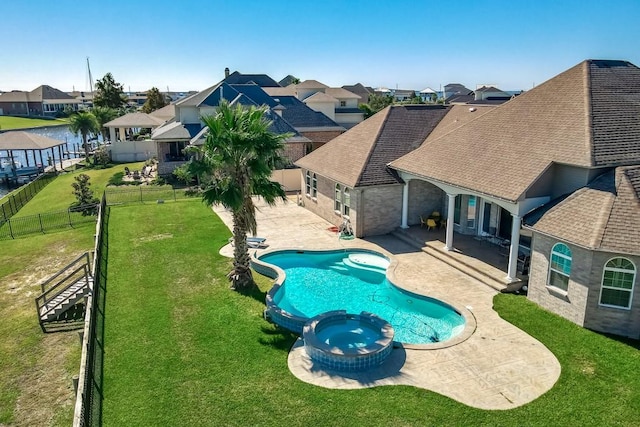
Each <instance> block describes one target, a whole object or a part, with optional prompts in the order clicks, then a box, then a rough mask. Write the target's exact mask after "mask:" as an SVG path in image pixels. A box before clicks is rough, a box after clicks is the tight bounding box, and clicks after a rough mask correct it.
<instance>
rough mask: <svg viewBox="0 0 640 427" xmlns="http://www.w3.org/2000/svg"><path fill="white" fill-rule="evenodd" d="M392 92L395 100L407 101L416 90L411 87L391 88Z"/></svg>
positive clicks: (412, 96)
mask: <svg viewBox="0 0 640 427" xmlns="http://www.w3.org/2000/svg"><path fill="white" fill-rule="evenodd" d="M392 93H393V98H394V99H395V100H396V101H397V102H402V101H409V100H410V99H413V98H415V97H416V91H415V90H413V89H393V90H392Z"/></svg>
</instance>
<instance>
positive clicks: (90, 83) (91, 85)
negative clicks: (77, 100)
mask: <svg viewBox="0 0 640 427" xmlns="http://www.w3.org/2000/svg"><path fill="white" fill-rule="evenodd" d="M87 73H88V74H89V90H90V91H91V93H93V77H92V76H91V67H90V66H89V57H88V56H87Z"/></svg>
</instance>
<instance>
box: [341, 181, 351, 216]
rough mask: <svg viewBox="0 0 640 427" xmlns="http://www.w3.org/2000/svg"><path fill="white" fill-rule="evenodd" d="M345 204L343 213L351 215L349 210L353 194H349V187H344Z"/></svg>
mask: <svg viewBox="0 0 640 427" xmlns="http://www.w3.org/2000/svg"><path fill="white" fill-rule="evenodd" d="M343 194H344V206H343V207H342V213H343V214H345V215H349V211H350V210H351V195H350V194H349V188H348V187H344V191H343Z"/></svg>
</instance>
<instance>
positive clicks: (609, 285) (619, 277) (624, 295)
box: [600, 258, 636, 308]
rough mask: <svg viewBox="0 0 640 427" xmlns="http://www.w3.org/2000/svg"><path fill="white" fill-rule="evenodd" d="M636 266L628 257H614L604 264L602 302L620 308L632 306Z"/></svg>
mask: <svg viewBox="0 0 640 427" xmlns="http://www.w3.org/2000/svg"><path fill="white" fill-rule="evenodd" d="M635 280H636V268H635V266H634V265H633V263H632V262H631V261H629V260H628V259H626V258H613V259H611V260H609V262H607V264H606V265H605V266H604V272H603V274H602V289H601V291H600V304H601V305H607V306H611V307H618V308H630V307H631V294H632V293H633V284H634V282H635Z"/></svg>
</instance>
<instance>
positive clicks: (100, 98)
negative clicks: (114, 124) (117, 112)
mask: <svg viewBox="0 0 640 427" xmlns="http://www.w3.org/2000/svg"><path fill="white" fill-rule="evenodd" d="M126 103H127V98H126V97H125V96H124V89H123V87H122V85H121V84H120V83H117V82H116V81H115V80H114V78H113V75H111V73H107V74H105V75H104V77H103V78H102V79H100V80H98V81H96V93H95V95H94V97H93V105H94V106H95V107H110V108H120V107H122V106H123V105H125V104H126Z"/></svg>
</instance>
